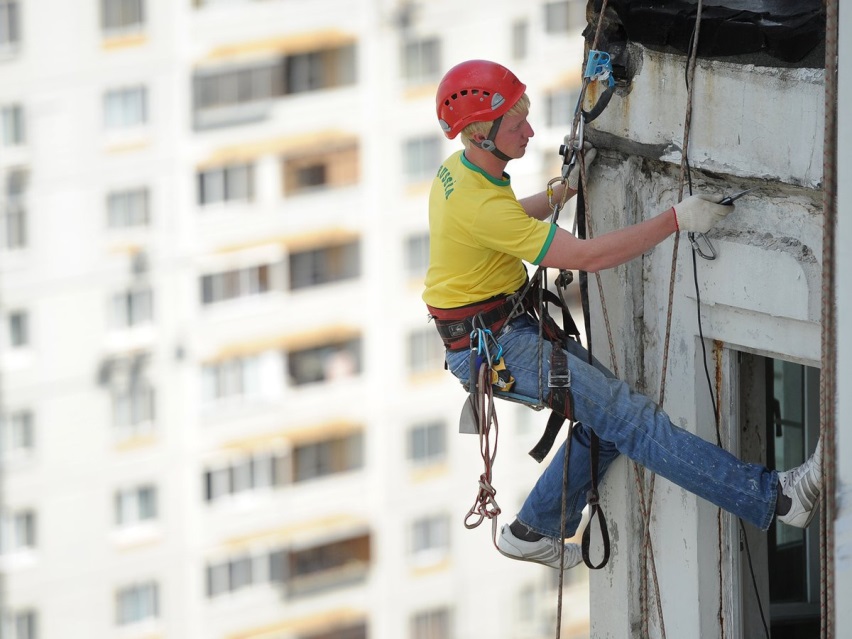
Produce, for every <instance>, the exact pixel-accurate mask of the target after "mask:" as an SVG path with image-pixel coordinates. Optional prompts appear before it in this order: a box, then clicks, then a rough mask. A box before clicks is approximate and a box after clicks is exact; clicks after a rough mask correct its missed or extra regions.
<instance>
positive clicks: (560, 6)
mask: <svg viewBox="0 0 852 639" xmlns="http://www.w3.org/2000/svg"><path fill="white" fill-rule="evenodd" d="M585 27H586V3H585V2H583V1H582V0H562V1H561V2H548V3H547V4H545V5H544V30H545V32H546V33H565V32H568V31H574V32H576V34H577V35H580V33H581V32H582V30H583V29H584V28H585Z"/></svg>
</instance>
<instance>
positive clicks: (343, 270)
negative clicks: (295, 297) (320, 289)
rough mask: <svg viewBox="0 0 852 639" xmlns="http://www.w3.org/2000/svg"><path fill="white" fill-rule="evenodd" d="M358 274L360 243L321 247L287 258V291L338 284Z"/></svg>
mask: <svg viewBox="0 0 852 639" xmlns="http://www.w3.org/2000/svg"><path fill="white" fill-rule="evenodd" d="M360 274H361V242H360V241H359V240H353V241H351V242H347V243H346V244H339V245H336V246H324V247H321V248H316V249H310V250H307V251H300V252H298V253H292V254H291V255H290V288H291V289H292V290H298V289H302V288H309V287H312V286H320V285H322V284H329V283H332V282H341V281H345V280H351V279H355V278H357V277H359V276H360Z"/></svg>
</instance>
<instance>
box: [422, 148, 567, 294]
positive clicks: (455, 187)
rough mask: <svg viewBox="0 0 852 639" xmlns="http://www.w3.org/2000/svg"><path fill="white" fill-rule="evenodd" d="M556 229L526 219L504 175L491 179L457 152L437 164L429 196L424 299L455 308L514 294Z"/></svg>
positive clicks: (544, 251) (552, 225)
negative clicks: (528, 264) (526, 265)
mask: <svg viewBox="0 0 852 639" xmlns="http://www.w3.org/2000/svg"><path fill="white" fill-rule="evenodd" d="M555 233H556V226H555V225H554V224H551V223H550V222H544V221H541V220H537V219H535V218H532V217H530V216H529V215H527V214H526V211H524V208H523V207H522V206H521V204H520V202H518V199H517V198H516V197H515V194H514V192H513V191H512V187H511V185H510V183H509V176H508V175H507V174H505V173H504V174H503V179H500V180H498V179H495V178H493V177H491V176H490V175H488V174H487V173H485V172H484V171H482V169H480V168H479V167H477V166H476V165H474V164H471V163H470V162H469V161H468V160H467V158H465V156H464V153H463V152H462V151H458V152H456V153H454V154H453V155H451V156H450V157H449V158H447V159H446V161H445V162H444V163H443V164H442V165H441V168H440V169H439V170H438V175H437V176H436V177H435V180H434V181H433V182H432V190H431V192H430V194H429V269H428V271H427V272H426V280H425V285H426V290H425V291H423V301H425V302H426V303H427V304H429V305H430V306H434V307H435V308H456V307H459V306H465V305H467V304H473V303H476V302H481V301H483V300H487V299H489V298H491V297H494V296H495V295H503V294H509V293H513V292H515V291H516V290H518V289H519V288H520V287H521V286H523V284H524V281H525V280H526V277H527V271H526V268H525V266H524V264H523V262H524V261H526V262H530V263H532V264H538V263H539V262H540V261H541V260H542V258H544V255H545V253H547V249H548V248H549V247H550V243H551V242H552V241H553V236H554V234H555Z"/></svg>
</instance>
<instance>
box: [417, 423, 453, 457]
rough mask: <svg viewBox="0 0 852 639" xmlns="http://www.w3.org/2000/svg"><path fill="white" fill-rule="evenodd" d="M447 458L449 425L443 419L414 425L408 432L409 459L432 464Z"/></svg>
mask: <svg viewBox="0 0 852 639" xmlns="http://www.w3.org/2000/svg"><path fill="white" fill-rule="evenodd" d="M446 456H447V425H446V423H445V422H444V421H443V420H441V419H435V420H432V421H427V422H419V423H417V424H414V425H413V426H412V427H411V428H410V429H409V431H408V459H409V460H410V461H411V463H412V464H431V463H435V462H436V461H440V460H442V459H444V458H446Z"/></svg>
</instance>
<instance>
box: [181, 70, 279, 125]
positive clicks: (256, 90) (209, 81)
mask: <svg viewBox="0 0 852 639" xmlns="http://www.w3.org/2000/svg"><path fill="white" fill-rule="evenodd" d="M283 78H284V70H283V61H282V60H281V59H278V60H274V61H272V62H262V63H259V64H255V65H254V66H250V67H242V68H228V69H208V70H200V71H196V73H195V76H194V78H193V96H194V97H193V100H194V108H193V110H194V115H195V126H196V128H204V127H212V126H221V125H229V124H240V123H243V122H250V121H253V120H259V119H262V118H264V117H266V111H265V110H262V109H260V110H259V109H258V108H257V107H258V106H262V105H263V104H264V103H266V102H267V101H269V100H271V99H273V98H276V97H278V96H281V95H282V94H283V93H284V89H283Z"/></svg>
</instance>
